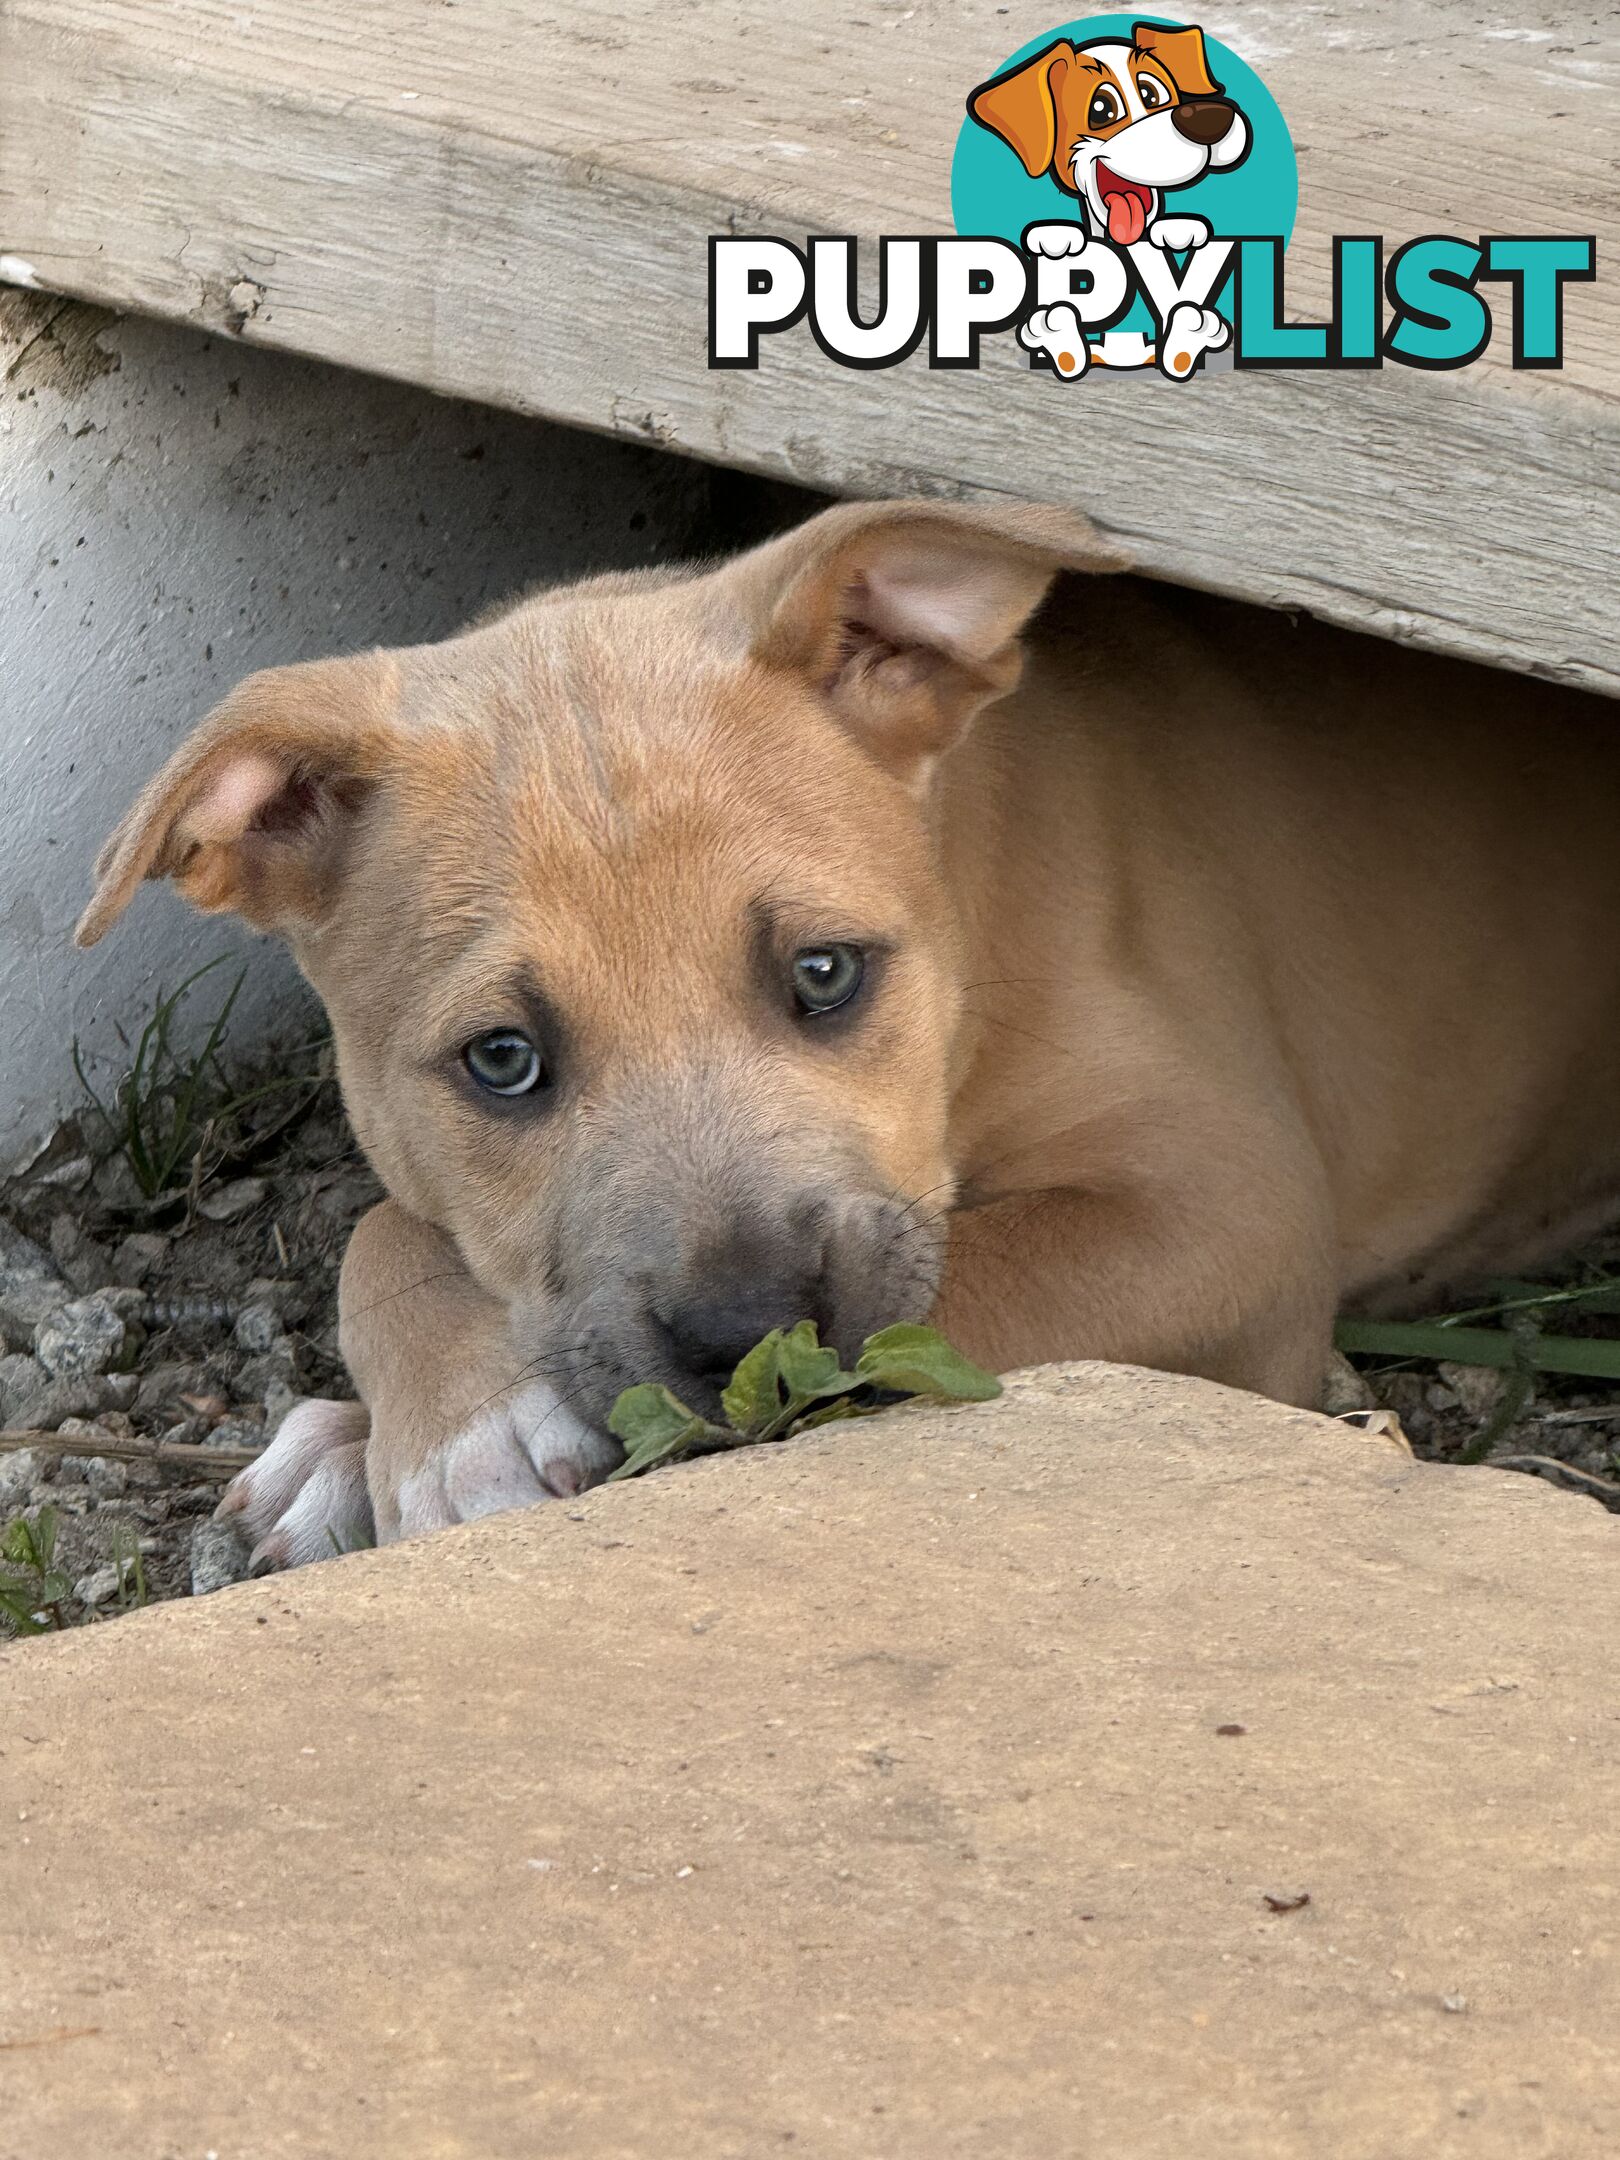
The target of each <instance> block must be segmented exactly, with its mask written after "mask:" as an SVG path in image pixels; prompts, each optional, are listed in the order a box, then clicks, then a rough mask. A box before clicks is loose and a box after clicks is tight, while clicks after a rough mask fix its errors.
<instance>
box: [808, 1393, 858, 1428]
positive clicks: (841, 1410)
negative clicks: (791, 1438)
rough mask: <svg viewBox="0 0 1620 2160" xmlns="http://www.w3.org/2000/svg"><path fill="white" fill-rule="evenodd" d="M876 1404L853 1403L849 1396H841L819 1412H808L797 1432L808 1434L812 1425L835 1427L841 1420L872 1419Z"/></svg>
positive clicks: (823, 1406) (823, 1405) (822, 1407)
mask: <svg viewBox="0 0 1620 2160" xmlns="http://www.w3.org/2000/svg"><path fill="white" fill-rule="evenodd" d="M876 1408H877V1405H876V1403H858V1402H851V1401H850V1399H849V1397H848V1396H847V1395H840V1396H839V1398H838V1400H837V1401H836V1402H830V1403H823V1404H822V1406H821V1408H820V1409H819V1410H807V1411H806V1412H805V1414H804V1416H803V1417H802V1418H800V1419H799V1421H798V1424H797V1425H796V1426H795V1427H794V1431H795V1432H808V1431H809V1430H810V1428H811V1426H812V1425H835V1424H836V1423H837V1422H838V1420H839V1419H840V1418H852V1417H870V1416H871V1415H872V1412H873V1411H874V1410H875V1409H876Z"/></svg>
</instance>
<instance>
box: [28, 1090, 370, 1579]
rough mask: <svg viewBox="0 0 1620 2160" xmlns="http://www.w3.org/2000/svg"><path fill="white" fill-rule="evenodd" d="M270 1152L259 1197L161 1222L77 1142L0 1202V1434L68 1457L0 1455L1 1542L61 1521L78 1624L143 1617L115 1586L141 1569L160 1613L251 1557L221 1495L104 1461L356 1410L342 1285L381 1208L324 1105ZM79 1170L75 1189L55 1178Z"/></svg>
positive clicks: (227, 1441)
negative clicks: (350, 1398) (161, 1606)
mask: <svg viewBox="0 0 1620 2160" xmlns="http://www.w3.org/2000/svg"><path fill="white" fill-rule="evenodd" d="M270 1077H274V1076H273V1075H272V1076H270ZM272 1100H273V1098H272ZM273 1138H274V1145H273V1147H271V1148H270V1149H269V1150H268V1151H266V1152H264V1153H263V1155H262V1159H259V1160H255V1161H254V1163H253V1166H252V1174H251V1175H233V1176H222V1177H220V1178H218V1179H216V1180H212V1181H210V1180H208V1179H206V1178H204V1179H201V1180H199V1181H198V1184H197V1189H196V1190H195V1191H187V1192H177V1193H174V1194H170V1195H168V1196H167V1197H166V1198H165V1199H164V1200H162V1201H160V1202H159V1203H157V1204H155V1205H154V1204H153V1203H150V1202H148V1201H147V1199H146V1198H145V1196H144V1195H143V1194H142V1193H141V1190H140V1188H139V1186H138V1184H137V1183H136V1182H135V1180H134V1178H133V1177H132V1175H131V1174H130V1171H129V1166H128V1164H127V1163H126V1162H125V1161H124V1160H123V1158H122V1157H121V1156H120V1155H117V1154H113V1155H108V1154H105V1153H103V1154H100V1155H99V1156H98V1155H97V1154H96V1152H95V1149H94V1147H93V1146H92V1144H91V1141H90V1139H89V1138H87V1137H86V1135H84V1134H83V1133H80V1132H78V1131H77V1130H76V1128H72V1127H70V1128H66V1129H65V1130H64V1133H63V1134H59V1135H58V1138H57V1140H56V1141H55V1142H53V1143H52V1145H51V1146H50V1147H49V1148H47V1149H46V1150H45V1151H44V1153H43V1154H42V1156H41V1157H40V1158H38V1162H39V1163H40V1164H43V1165H45V1166H46V1167H45V1169H44V1170H43V1172H42V1171H41V1170H40V1169H38V1168H37V1167H36V1170H35V1172H34V1174H33V1175H32V1176H26V1175H25V1176H23V1177H20V1178H17V1179H15V1180H13V1181H12V1182H11V1183H10V1184H9V1185H6V1186H4V1187H0V1351H3V1353H4V1354H3V1355H0V1425H3V1426H4V1427H5V1428H6V1429H7V1430H8V1431H13V1432H16V1431H27V1432H44V1433H53V1434H56V1435H57V1436H58V1437H59V1438H61V1439H64V1440H69V1441H71V1442H72V1443H73V1447H72V1449H71V1451H69V1450H65V1449H64V1450H58V1449H57V1448H55V1447H48V1448H47V1447H39V1446H36V1447H29V1448H23V1449H18V1450H14V1451H4V1450H0V1526H3V1525H4V1524H5V1523H6V1522H9V1521H11V1520H12V1519H13V1518H14V1517H15V1516H17V1515H19V1514H22V1513H25V1512H26V1513H32V1514H37V1513H38V1511H39V1510H40V1509H41V1508H45V1507H49V1508H51V1509H53V1510H54V1512H55V1515H56V1518H57V1565H58V1566H59V1568H60V1569H61V1572H62V1573H63V1574H64V1575H65V1576H66V1578H67V1579H68V1581H69V1582H70V1583H71V1584H72V1585H73V1595H72V1597H71V1599H69V1600H65V1601H64V1611H65V1616H66V1617H67V1619H68V1620H69V1621H70V1622H90V1621H97V1622H99V1621H102V1620H108V1619H112V1618H114V1617H116V1616H117V1615H118V1614H119V1613H121V1612H123V1611H126V1610H128V1609H129V1606H130V1604H131V1603H132V1602H136V1601H137V1600H135V1599H134V1598H133V1596H132V1594H131V1589H130V1585H129V1584H128V1583H127V1582H124V1581H123V1580H122V1579H121V1578H120V1576H119V1573H118V1569H119V1567H120V1564H121V1563H122V1562H123V1561H125V1560H127V1557H128V1555H129V1554H130V1552H131V1551H132V1550H134V1549H135V1548H137V1547H138V1548H139V1549H140V1551H141V1555H142V1566H143V1572H144V1575H145V1589H146V1595H147V1597H148V1598H150V1599H160V1598H170V1597H186V1596H202V1595H205V1594H211V1593H212V1592H214V1591H216V1590H221V1589H224V1588H227V1587H228V1586H229V1585H230V1584H232V1583H236V1582H240V1581H241V1580H242V1579H243V1578H244V1576H245V1575H246V1572H247V1561H248V1554H247V1548H246V1546H245V1545H244V1543H243V1541H242V1539H241V1537H240V1536H239V1535H238V1533H237V1531H236V1530H235V1528H234V1527H233V1526H232V1525H230V1524H228V1523H224V1524H221V1523H216V1522H214V1521H213V1519H212V1518H213V1510H214V1507H215V1505H216V1503H217V1502H218V1500H219V1496H220V1492H221V1490H222V1487H221V1483H220V1481H219V1480H218V1479H217V1478H215V1477H212V1476H210V1475H208V1474H207V1471H206V1468H201V1469H199V1470H198V1471H197V1472H189V1471H188V1470H187V1469H186V1468H185V1467H184V1465H183V1464H182V1465H181V1466H179V1467H176V1468H171V1467H169V1466H168V1465H163V1466H159V1465H158V1464H157V1463H155V1462H141V1461H134V1462H126V1461H123V1460H121V1459H118V1458H117V1457H115V1456H113V1455H109V1454H108V1453H106V1449H107V1447H108V1445H109V1444H110V1443H117V1445H118V1446H119V1447H121V1448H122V1447H127V1446H128V1444H129V1443H131V1442H138V1441H141V1440H157V1441H163V1442H165V1443H170V1444H178V1445H180V1446H183V1447H192V1446H199V1445H201V1444H203V1443H207V1444H209V1445H212V1446H216V1447H220V1446H224V1447H238V1448H257V1447H261V1446H263V1445H264V1444H265V1442H266V1441H268V1440H269V1439H270V1438H271V1437H272V1436H273V1435H274V1433H275V1430H276V1428H277V1426H278V1425H279V1424H280V1422H281V1419H282V1418H283V1417H284V1416H285V1415H286V1413H287V1411H288V1410H289V1409H290V1408H291V1407H292V1405H293V1404H294V1403H295V1402H297V1401H299V1400H301V1399H302V1398H303V1397H304V1396H307V1395H350V1394H352V1393H353V1389H352V1388H351V1387H350V1385H349V1382H348V1379H347V1375H346V1374H345V1372H344V1369H343V1365H342V1362H341V1360H340V1358H339V1356H338V1350H337V1273H338V1267H339V1263H340V1262H341V1260H342V1256H343V1249H344V1246H345V1245H346V1244H347V1242H348V1236H349V1232H350V1230H351V1229H352V1228H353V1226H354V1224H355V1222H356V1221H358V1219H359V1217H360V1216H361V1215H362V1214H363V1213H364V1212H365V1210H366V1209H367V1208H368V1207H370V1206H371V1205H372V1203H373V1202H374V1201H375V1200H376V1199H377V1197H378V1196H379V1190H380V1188H379V1187H378V1185H377V1183H376V1181H375V1179H374V1178H373V1177H372V1175H371V1173H370V1171H369V1170H368V1169H367V1168H366V1166H365V1164H364V1162H363V1161H362V1160H361V1158H360V1156H359V1151H358V1149H357V1147H356V1145H355V1141H354V1137H353V1134H352V1133H351V1131H350V1130H349V1126H348V1123H347V1121H346V1120H345V1118H344V1117H343V1115H342V1112H341V1110H340V1109H339V1107H338V1105H337V1099H336V1091H335V1089H334V1088H332V1087H331V1086H325V1087H322V1088H321V1089H320V1090H319V1092H318V1093H317V1094H316V1095H315V1096H314V1098H313V1100H312V1101H311V1102H310V1104H309V1105H308V1106H307V1108H306V1109H305V1111H304V1112H303V1114H301V1115H300V1116H299V1117H298V1118H297V1119H296V1120H295V1121H294V1122H293V1123H292V1124H291V1126H290V1127H287V1128H284V1129H282V1130H280V1131H279V1132H277V1133H275V1134H274V1136H273ZM85 1157H88V1158H89V1159H90V1162H91V1167H90V1169H89V1170H88V1171H86V1172H85V1173H84V1174H83V1175H82V1176H80V1177H78V1179H77V1187H76V1189H73V1190H68V1189H65V1181H64V1176H63V1174H62V1171H61V1166H62V1165H63V1164H64V1163H75V1162H78V1161H79V1160H80V1159H81V1158H85ZM187 1168H188V1170H189V1168H190V1166H189V1165H187ZM76 1175H77V1174H76Z"/></svg>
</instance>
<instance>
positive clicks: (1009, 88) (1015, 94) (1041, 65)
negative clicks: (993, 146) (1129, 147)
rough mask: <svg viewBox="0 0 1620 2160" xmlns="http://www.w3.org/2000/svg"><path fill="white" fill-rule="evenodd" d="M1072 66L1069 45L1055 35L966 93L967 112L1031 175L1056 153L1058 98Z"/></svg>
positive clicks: (1045, 167) (1038, 172) (1037, 173)
mask: <svg viewBox="0 0 1620 2160" xmlns="http://www.w3.org/2000/svg"><path fill="white" fill-rule="evenodd" d="M1073 65H1074V47H1073V46H1072V45H1071V44H1070V43H1069V41H1068V39H1067V38H1059V39H1058V40H1057V42H1056V44H1054V45H1048V46H1047V48H1046V50H1045V51H1044V52H1038V53H1037V54H1036V55H1035V57H1034V59H1033V60H1026V61H1025V62H1024V64H1023V66H1022V67H1016V68H1010V69H1009V70H1008V71H1007V73H1006V74H1005V75H997V76H994V77H993V78H992V79H991V80H990V81H989V82H985V83H980V85H979V87H978V88H977V89H976V90H970V91H969V92H968V101H967V109H968V111H969V113H970V114H971V115H972V117H973V118H974V119H975V120H977V121H978V123H979V125H980V127H986V128H988V129H989V130H990V132H991V134H992V135H999V136H1000V137H1001V139H1002V141H1003V142H1004V143H1009V144H1010V145H1011V146H1012V148H1013V149H1014V150H1016V151H1017V153H1018V156H1019V159H1020V161H1021V162H1022V164H1023V168H1024V170H1025V172H1027V173H1028V174H1029V175H1030V177H1031V178H1032V179H1036V180H1038V179H1039V178H1040V176H1041V174H1042V173H1043V172H1046V171H1047V170H1049V168H1050V166H1051V163H1052V160H1053V158H1054V157H1055V156H1056V155H1057V147H1058V140H1057V126H1058V123H1057V101H1058V97H1059V95H1060V93H1061V91H1062V87H1063V82H1064V78H1065V77H1066V76H1067V74H1068V72H1069V69H1070V68H1071V67H1072V66H1073Z"/></svg>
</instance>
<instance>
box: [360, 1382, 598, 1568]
mask: <svg viewBox="0 0 1620 2160" xmlns="http://www.w3.org/2000/svg"><path fill="white" fill-rule="evenodd" d="M623 1459H624V1450H623V1449H622V1448H621V1447H620V1445H619V1443H618V1442H617V1441H616V1440H613V1439H610V1438H609V1437H608V1436H607V1435H606V1434H605V1433H600V1432H597V1431H596V1430H595V1428H594V1427H593V1426H590V1425H587V1424H586V1423H585V1422H584V1420H583V1419H582V1418H578V1417H576V1416H575V1415H574V1413H573V1411H572V1410H570V1409H569V1407H568V1406H567V1404H566V1403H565V1402H564V1401H563V1400H562V1398H561V1397H560V1396H559V1395H558V1393H557V1391H556V1389H555V1388H554V1387H552V1386H551V1385H550V1383H549V1382H548V1381H544V1380H531V1381H529V1382H527V1383H526V1384H525V1385H524V1386H522V1387H519V1388H511V1389H507V1390H506V1391H505V1392H503V1393H502V1394H500V1395H497V1396H495V1397H494V1398H493V1399H492V1400H491V1401H489V1402H488V1403H486V1404H485V1405H484V1406H483V1408H482V1409H480V1410H479V1411H478V1412H477V1413H476V1415H475V1416H474V1417H472V1418H471V1419H470V1420H469V1421H468V1423H467V1424H466V1425H464V1426H463V1427H462V1429H461V1431H460V1432H458V1433H456V1434H455V1435H454V1436H453V1437H452V1438H451V1439H449V1440H447V1441H445V1443H444V1444H443V1446H442V1447H438V1448H435V1449H434V1450H433V1452H432V1453H431V1454H430V1455H429V1456H428V1458H427V1460H426V1461H425V1462H423V1463H421V1464H420V1465H419V1466H418V1467H417V1468H416V1469H413V1470H410V1471H407V1472H406V1474H405V1475H404V1476H403V1477H402V1478H401V1479H400V1481H399V1485H398V1490H397V1492H396V1493H395V1494H394V1496H393V1498H394V1505H393V1508H392V1509H385V1510H384V1511H383V1519H382V1523H381V1525H380V1527H381V1529H382V1533H383V1538H384V1541H385V1542H386V1541H389V1540H391V1539H393V1538H396V1537H420V1536H421V1535H422V1534H423V1533H424V1532H426V1531H429V1530H443V1529H447V1528H448V1527H449V1526H450V1525H451V1524H452V1523H459V1522H472V1521H473V1520H474V1519H475V1518H476V1517H478V1516H480V1515H496V1514H499V1513H501V1512H502V1511H503V1510H504V1509H506V1508H521V1507H533V1506H535V1505H536V1504H537V1503H538V1502H540V1501H542V1500H558V1499H566V1498H568V1497H570V1496H571V1495H572V1494H574V1493H578V1492H583V1491H584V1490H585V1488H586V1486H587V1485H594V1484H596V1483H597V1482H598V1481H599V1480H600V1479H602V1478H604V1477H605V1476H606V1475H607V1473H608V1472H609V1471H610V1470H612V1469H614V1468H616V1467H617V1465H618V1464H619V1463H620V1462H621V1461H622V1460H623ZM379 1506H381V1502H380V1501H379ZM391 1518H394V1519H391Z"/></svg>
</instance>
